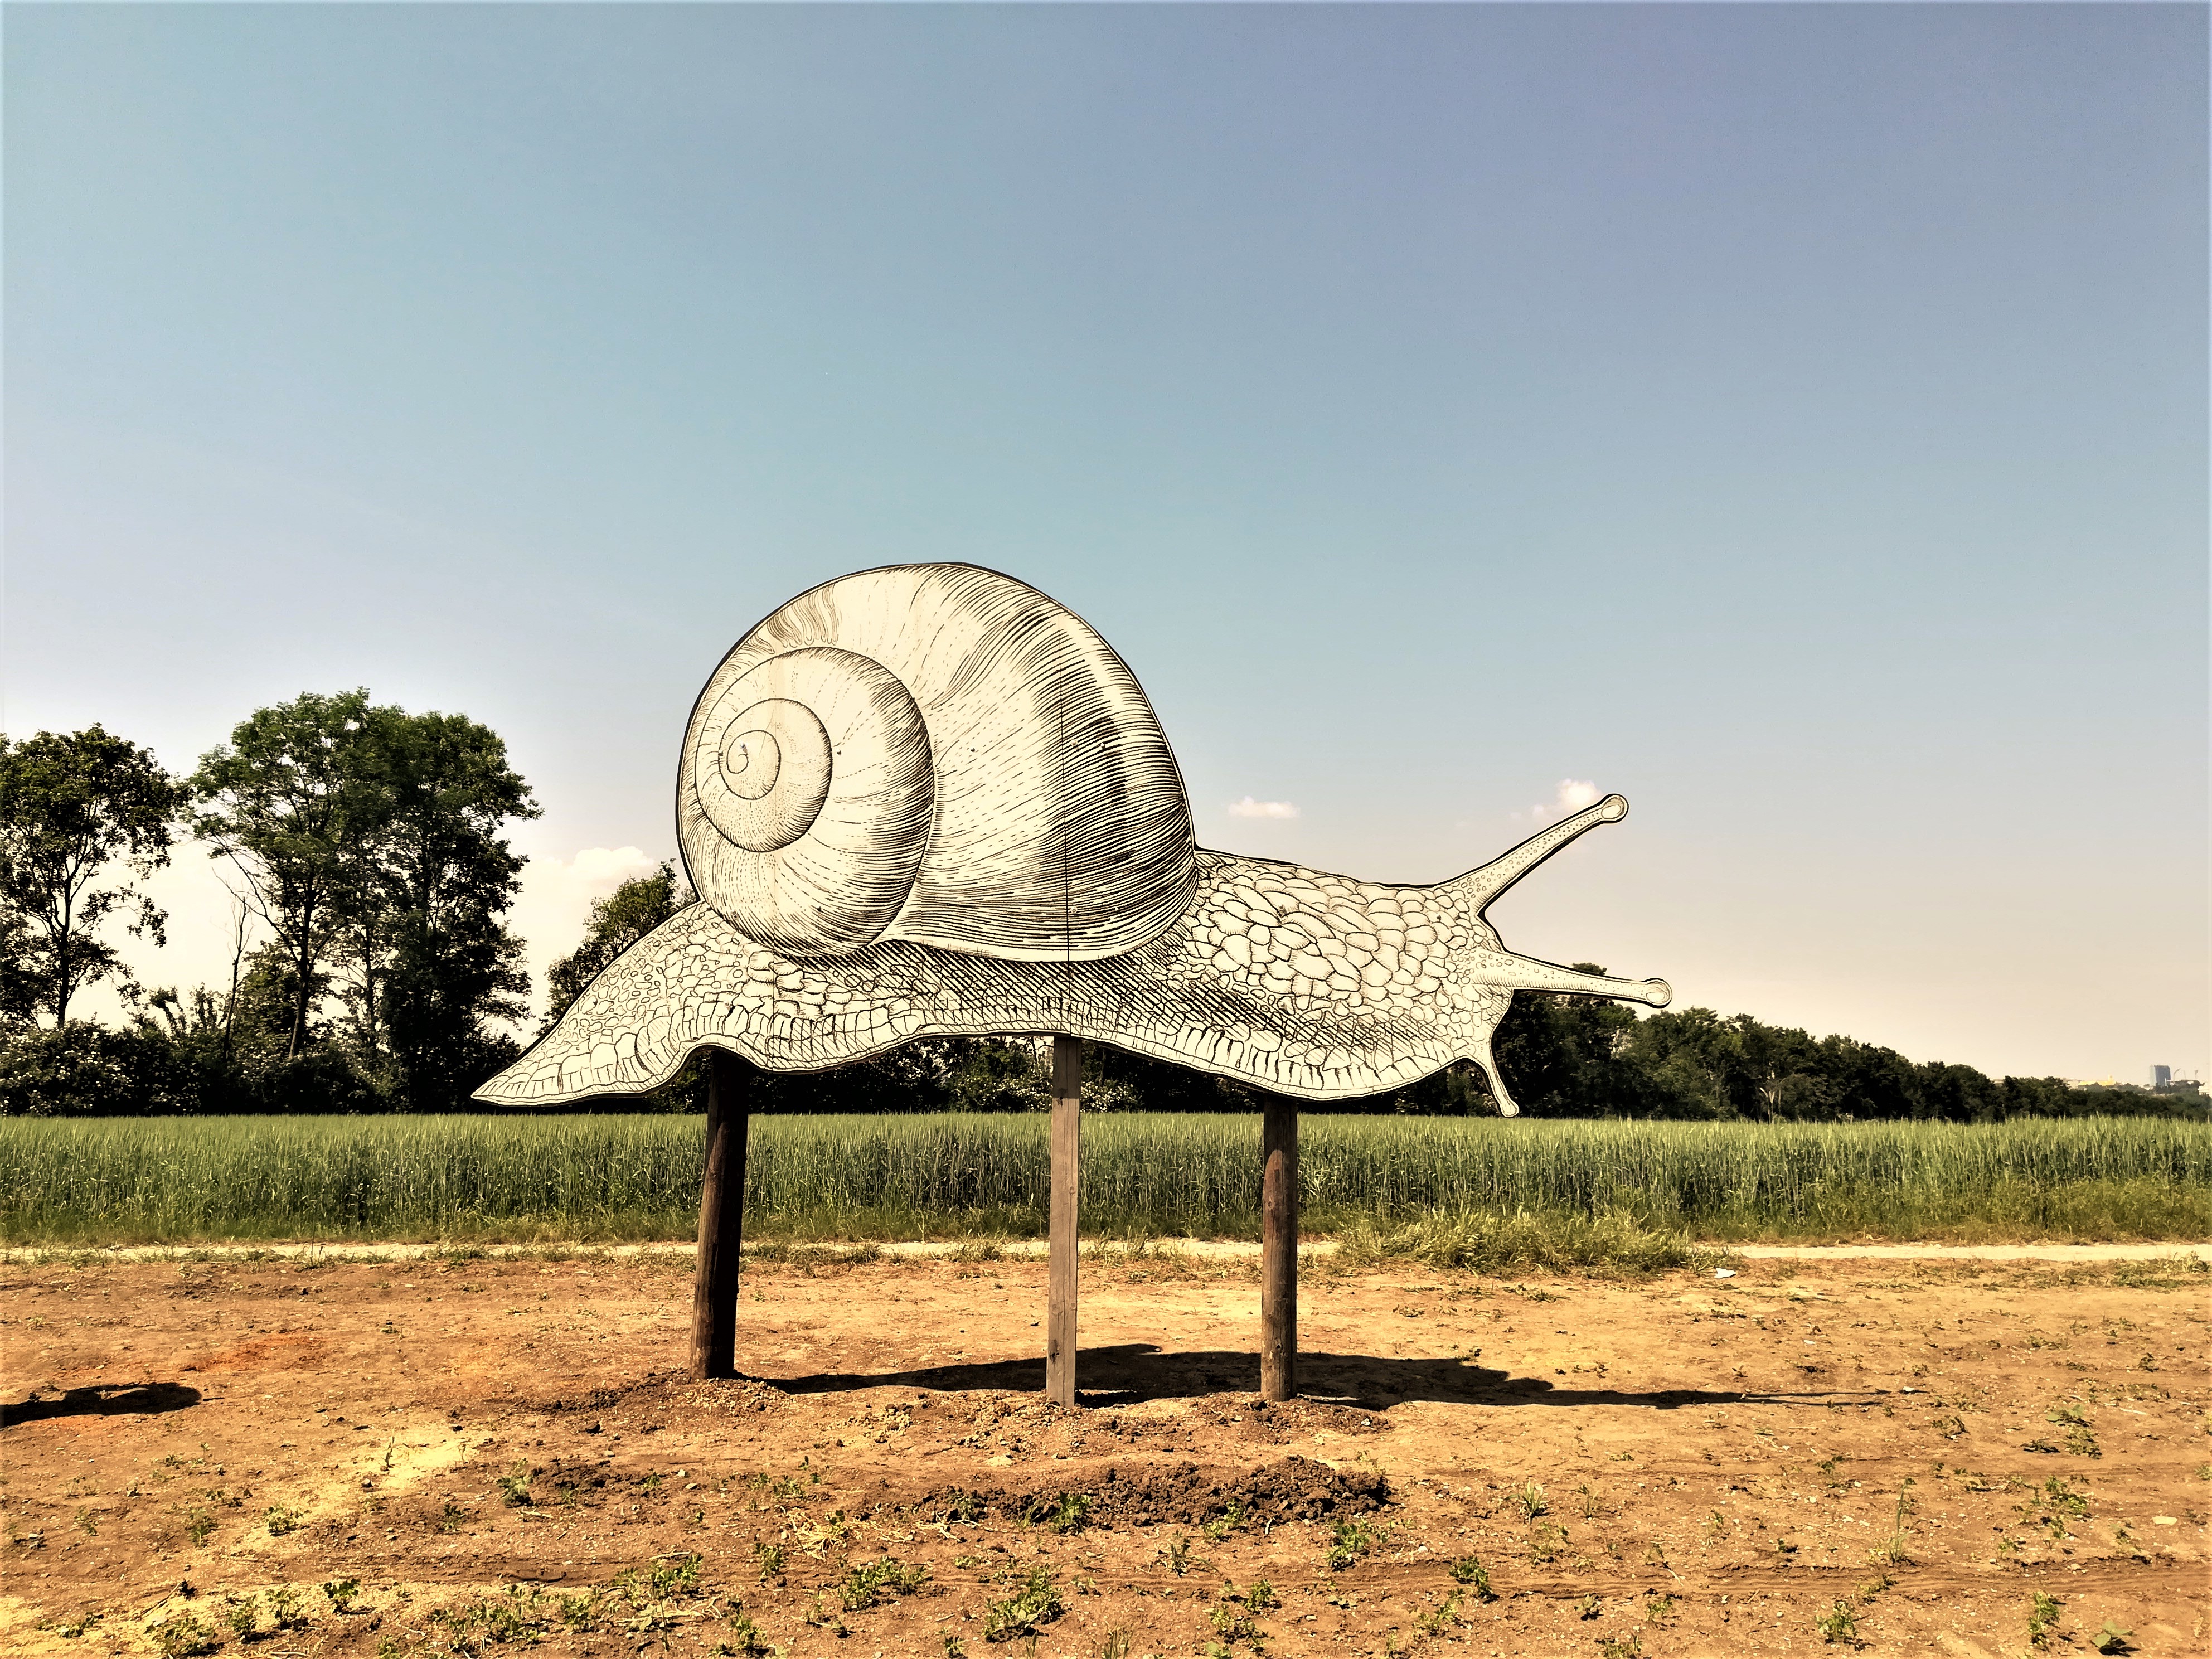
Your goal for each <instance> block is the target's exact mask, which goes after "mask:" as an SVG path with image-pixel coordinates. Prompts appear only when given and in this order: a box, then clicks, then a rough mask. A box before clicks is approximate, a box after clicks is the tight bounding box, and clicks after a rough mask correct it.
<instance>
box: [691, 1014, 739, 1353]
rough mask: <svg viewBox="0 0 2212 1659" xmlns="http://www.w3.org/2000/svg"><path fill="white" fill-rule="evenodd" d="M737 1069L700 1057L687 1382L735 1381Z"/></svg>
mask: <svg viewBox="0 0 2212 1659" xmlns="http://www.w3.org/2000/svg"><path fill="white" fill-rule="evenodd" d="M749 1081H750V1079H749V1078H748V1076H747V1073H746V1068H745V1066H744V1062H743V1061H742V1060H739V1059H738V1057H737V1056H736V1055H735V1054H729V1053H727V1052H726V1051H724V1050H723V1049H720V1048H709V1049H708V1050H707V1168H706V1178H705V1180H704V1181H703V1182H702V1184H701V1186H700V1188H699V1266H698V1269H697V1271H696V1273H695V1274H694V1275H693V1278H692V1280H691V1374H692V1375H693V1376H736V1375H737V1374H738V1370H737V1358H738V1352H737V1351H738V1243H739V1241H740V1240H741V1239H742V1238H743V1237H744V1208H745V1138H746V1135H745V1132H746V1130H747V1128H748V1127H750V1123H751V1118H750V1115H749V1113H748V1112H747V1109H746V1108H747V1105H748V1102H747V1100H746V1098H745V1091H746V1085H747V1084H748V1082H749Z"/></svg>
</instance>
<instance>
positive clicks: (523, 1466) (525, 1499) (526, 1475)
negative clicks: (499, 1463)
mask: <svg viewBox="0 0 2212 1659" xmlns="http://www.w3.org/2000/svg"><path fill="white" fill-rule="evenodd" d="M531 1473H532V1471H531V1468H530V1465H529V1464H528V1463H527V1462H521V1463H517V1464H516V1465H515V1466H514V1467H513V1468H511V1469H509V1470H508V1471H507V1473H506V1474H502V1475H501V1476H500V1478H499V1495H500V1496H501V1498H505V1499H506V1500H507V1504H508V1506H509V1507H510V1508H513V1509H518V1510H519V1509H523V1508H526V1507H527V1506H528V1504H529V1503H530V1476H531ZM656 1478H658V1477H656Z"/></svg>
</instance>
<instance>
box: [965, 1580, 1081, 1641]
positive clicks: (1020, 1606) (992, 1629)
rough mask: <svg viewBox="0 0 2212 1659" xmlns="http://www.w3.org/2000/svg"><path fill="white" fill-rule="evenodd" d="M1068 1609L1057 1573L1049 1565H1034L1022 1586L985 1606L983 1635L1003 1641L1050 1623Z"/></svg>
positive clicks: (985, 1637)
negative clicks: (1002, 1598) (1061, 1596)
mask: <svg viewBox="0 0 2212 1659" xmlns="http://www.w3.org/2000/svg"><path fill="white" fill-rule="evenodd" d="M1066 1611H1067V1604H1066V1601H1062V1600H1061V1599H1060V1584H1059V1581H1058V1577H1057V1575H1055V1574H1054V1572H1053V1571H1052V1569H1051V1568H1049V1567H1031V1568H1030V1570H1029V1572H1028V1574H1027V1575H1026V1576H1025V1577H1024V1578H1023V1580H1022V1587H1021V1589H1018V1590H1017V1591H1015V1592H1014V1593H1013V1594H1012V1595H1010V1596H1008V1597H1007V1598H1006V1600H1005V1601H994V1602H992V1603H991V1604H990V1605H989V1606H988V1607H985V1608H984V1609H983V1639H984V1640H985V1641H987V1642H1003V1641H1006V1639H1008V1638H1010V1637H1015V1636H1020V1635H1024V1634H1025V1633H1028V1632H1033V1631H1035V1630H1036V1627H1037V1626H1039V1625H1048V1624H1050V1623H1051V1622H1052V1621H1053V1620H1055V1619H1057V1618H1059V1617H1060V1614H1061V1613H1065V1612H1066Z"/></svg>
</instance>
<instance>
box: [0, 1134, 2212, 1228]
mask: <svg viewBox="0 0 2212 1659" xmlns="http://www.w3.org/2000/svg"><path fill="white" fill-rule="evenodd" d="M1045 1127H1046V1121H1045V1118H1044V1117H1043V1115H1020V1114H1014V1115H997V1114H994V1115H983V1114H959V1113H948V1114H944V1115H916V1116H880V1117H870V1116H852V1117H844V1116H838V1117H798V1116H790V1117H786V1116H765V1117H760V1118H756V1119H755V1120H754V1121H753V1123H752V1128H751V1141H750V1148H751V1152H750V1164H749V1168H748V1170H747V1173H746V1182H745V1226H746V1231H747V1234H748V1236H749V1237H757V1238H761V1239H765V1240H774V1239H783V1240H790V1241H799V1240H817V1241H829V1240H852V1241H868V1240H875V1241H885V1240H893V1239H961V1238H992V1237H1041V1236H1042V1233H1043V1231H1044V1225H1045V1207H1044V1206H1045V1190H1046V1180H1047V1155H1046V1145H1045ZM703 1133H704V1129H703V1125H702V1121H701V1120H700V1119H698V1118H696V1117H683V1116H671V1115H636V1116H623V1115H585V1114H578V1115H552V1114H547V1115H470V1116H441V1117H368V1118H270V1117H234V1118H201V1119H191V1118H155V1119H111V1120H106V1121H68V1122H57V1121H24V1120H21V1119H18V1120H15V1121H9V1122H5V1123H0V1242H4V1243H8V1244H10V1245H18V1246H21V1245H90V1244H125V1243H170V1244H191V1243H212V1242H216V1241H240V1242H250V1241H266V1240H276V1239H292V1240H317V1239H320V1240H331V1241H339V1240H343V1241H370V1240H390V1241H441V1240H450V1241H467V1242H473V1243H493V1242H506V1243H552V1242H561V1243H616V1242H622V1241H643V1240H678V1239H684V1238H689V1237H691V1236H692V1235H693V1234H694V1233H695V1231H696V1225H697V1220H696V1218H697V1213H698V1202H699V1179H700V1164H701V1158H702V1137H703ZM1081 1170H1082V1227H1083V1231H1084V1232H1085V1235H1086V1236H1089V1237H1097V1238H1118V1239H1142V1238H1148V1237H1200V1238H1254V1237H1257V1236H1258V1231H1259V1183H1260V1173H1259V1172H1260V1121H1259V1119H1258V1117H1257V1116H1256V1115H1250V1116H1241V1115H1180V1114H1170V1113H1128V1114H1120V1113H1110V1114H1101V1115H1093V1116H1086V1117H1085V1119H1084V1121H1083V1140H1082V1158H1081ZM1299 1181H1300V1186H1301V1188H1302V1193H1303V1199H1304V1218H1305V1224H1306V1231H1307V1232H1308V1233H1309V1234H1310V1235H1322V1236H1330V1235H1334V1236H1339V1237H1346V1236H1351V1235H1353V1234H1358V1233H1360V1232H1362V1231H1366V1232H1369V1233H1371V1232H1372V1231H1374V1230H1375V1229H1377V1228H1383V1229H1390V1228H1396V1229H1400V1230H1401V1231H1402V1230H1405V1229H1407V1228H1412V1229H1414V1230H1415V1231H1419V1229H1421V1228H1424V1227H1425V1228H1428V1229H1430V1230H1431V1231H1435V1230H1437V1229H1442V1230H1443V1234H1448V1235H1449V1236H1450V1237H1455V1238H1459V1239H1461V1240H1462V1241H1463V1242H1464V1241H1466V1240H1469V1239H1474V1240H1478V1241H1479V1240H1480V1239H1489V1240H1490V1241H1491V1243H1492V1246H1497V1243H1498V1240H1499V1239H1500V1238H1502V1237H1505V1236H1506V1235H1511V1236H1513V1237H1519V1238H1521V1239H1522V1241H1523V1243H1524V1245H1525V1244H1527V1243H1528V1241H1530V1240H1535V1241H1537V1242H1538V1243H1541V1245H1542V1248H1541V1249H1535V1251H1534V1254H1535V1255H1537V1256H1543V1257H1557V1258H1558V1259H1560V1260H1571V1259H1577V1258H1585V1259H1590V1260H1597V1259H1617V1258H1620V1257H1622V1256H1623V1255H1630V1256H1633V1255H1639V1254H1648V1253H1649V1251H1650V1250H1654V1249H1656V1250H1659V1251H1660V1252H1661V1254H1662V1255H1665V1254H1667V1253H1668V1252H1669V1251H1673V1250H1677V1249H1680V1248H1683V1247H1686V1246H1687V1245H1690V1244H1692V1243H1739V1242H1757V1241H1796V1242H1820V1241H1842V1240H1851V1239H1877V1240H1878V1239H1907V1240H1909V1239H1948V1240H1959V1241H1970V1242H2000V1241H2020V1240H2033V1239H2053V1240H2064V1241H2088V1240H2119V1241H2125V1240H2202V1239H2203V1238H2205V1237H2208V1236H2212V1126H2208V1125H2204V1124H2195V1123H2180V1122H2175V1121H2171V1120H2158V1119H2139V1118H2138V1119H2076V1120H2060V1121H2051V1120H2040V1121H2021V1122H2015V1123H2005V1124H1993V1125H1978V1126H1966V1125H1954V1124H1942V1123H1873V1124H1818V1125H1798V1126H1775V1125H1747V1124H1705V1123H1666V1122H1566V1121H1550V1122H1542V1121H1521V1122H1504V1121H1498V1120H1496V1119H1484V1118H1426V1119H1424V1118H1399V1117H1356V1116H1335V1115H1329V1116H1322V1115H1315V1116H1309V1117H1307V1118H1306V1119H1305V1120H1304V1124H1303V1126H1302V1129H1301V1148H1300V1161H1299ZM1439 1236H1442V1235H1439ZM1638 1240H1641V1241H1643V1243H1637V1242H1636V1241H1638ZM1470 1248H1472V1247H1470ZM1516 1248H1517V1247H1516ZM1476 1253H1477V1254H1483V1253H1485V1251H1484V1250H1477V1252H1476ZM1487 1253H1489V1254H1495V1253H1496V1252H1495V1249H1488V1252H1487ZM1520 1254H1521V1255H1522V1258H1527V1257H1528V1255H1529V1250H1528V1249H1521V1252H1520Z"/></svg>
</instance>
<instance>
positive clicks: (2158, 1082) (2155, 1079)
mask: <svg viewBox="0 0 2212 1659" xmlns="http://www.w3.org/2000/svg"><path fill="white" fill-rule="evenodd" d="M2150 1086H2151V1087H2152V1088H2154V1089H2156V1090H2158V1091H2160V1092H2161V1093H2163V1092H2164V1091H2166V1090H2167V1089H2170V1088H2172V1086H2173V1067H2172V1066H2152V1067H2151V1068H2150Z"/></svg>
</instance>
